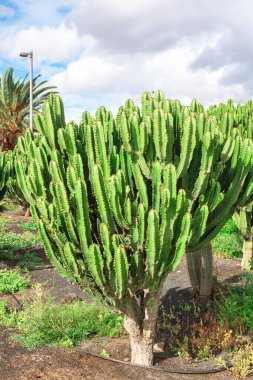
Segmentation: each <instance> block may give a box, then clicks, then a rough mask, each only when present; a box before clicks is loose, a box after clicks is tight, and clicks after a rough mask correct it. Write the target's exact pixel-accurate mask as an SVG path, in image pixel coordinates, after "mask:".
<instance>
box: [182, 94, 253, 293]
mask: <svg viewBox="0 0 253 380" xmlns="http://www.w3.org/2000/svg"><path fill="white" fill-rule="evenodd" d="M199 116H200V115H199ZM207 117H209V120H212V123H216V125H217V127H218V128H219V129H220V130H221V132H222V133H224V134H226V135H227V136H228V138H227V141H226V144H225V145H224V152H227V154H230V153H229V152H230V150H233V149H235V150H237V149H238V146H237V145H236V144H234V139H235V138H236V136H241V137H242V138H248V139H251V140H252V137H253V109H252V102H248V103H247V104H245V105H243V106H242V105H240V104H238V105H237V106H236V107H235V106H234V104H233V102H232V100H231V99H229V101H228V103H227V104H222V103H221V104H220V105H219V106H211V107H210V108H209V109H208V110H207V112H205V113H204V116H203V118H204V122H205V119H206V118H207ZM203 118H202V117H201V118H200V117H199V120H201V123H202V120H203ZM235 170H238V167H237V161H236V159H235V160H233V163H232V173H234V172H235ZM215 186H217V184H216V185H215ZM252 188H253V182H252V181H251V183H249V184H248V188H247V192H246V193H245V196H244V197H241V198H240V202H239V203H240V204H239V205H238V208H236V210H235V214H234V216H233V217H234V219H235V221H236V222H237V224H238V227H239V228H240V229H241V230H244V231H242V234H243V235H244V236H245V239H244V249H243V251H244V258H243V260H242V266H243V267H245V268H247V269H249V262H250V261H251V260H250V257H252V242H251V238H250V237H249V231H251V226H249V223H250V220H251V219H252V214H251V212H250V210H252V208H251V207H250V210H249V207H248V206H247V204H248V203H249V202H250V200H253V198H252V196H251V197H249V194H250V193H252ZM243 206H245V207H243ZM239 210H240V211H239ZM245 223H247V232H246V229H245V228H246V226H245ZM187 259H188V260H187V262H188V271H189V277H190V280H191V284H192V287H193V289H194V291H195V293H196V294H199V295H205V296H210V295H211V292H212V278H213V273H212V250H211V248H210V247H206V248H205V249H204V248H203V249H201V250H199V251H197V252H194V254H193V255H192V256H189V257H188V258H187Z"/></svg>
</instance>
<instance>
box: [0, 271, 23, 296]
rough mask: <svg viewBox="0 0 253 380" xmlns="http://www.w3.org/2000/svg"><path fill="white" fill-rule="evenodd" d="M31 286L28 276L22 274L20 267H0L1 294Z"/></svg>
mask: <svg viewBox="0 0 253 380" xmlns="http://www.w3.org/2000/svg"><path fill="white" fill-rule="evenodd" d="M28 287H29V278H28V276H27V275H26V276H22V275H21V274H20V270H19V269H11V270H8V269H0V294H4V293H16V292H19V291H20V290H24V289H26V288H28Z"/></svg>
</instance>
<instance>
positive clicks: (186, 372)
mask: <svg viewBox="0 0 253 380" xmlns="http://www.w3.org/2000/svg"><path fill="white" fill-rule="evenodd" d="M74 350H75V351H80V352H82V353H84V354H87V355H90V356H93V357H95V358H98V359H103V360H108V361H110V362H113V363H118V364H124V365H127V366H129V367H134V368H142V369H147V370H151V371H155V372H167V373H175V374H180V375H208V374H212V373H218V372H223V371H226V370H227V368H226V367H219V368H211V369H206V370H203V371H201V370H195V371H194V370H182V369H172V368H165V367H155V366H145V365H141V364H132V363H128V362H123V361H122V360H119V359H114V358H109V357H107V356H102V355H99V354H95V353H93V352H90V351H88V350H85V349H84V348H81V347H75V348H74Z"/></svg>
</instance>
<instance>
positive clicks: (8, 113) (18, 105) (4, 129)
mask: <svg viewBox="0 0 253 380" xmlns="http://www.w3.org/2000/svg"><path fill="white" fill-rule="evenodd" d="M39 77H40V75H38V76H37V77H35V78H34V79H33V110H34V111H35V112H36V111H38V110H39V109H40V107H41V105H42V104H43V102H44V101H45V99H46V97H47V95H48V94H49V93H51V92H52V91H51V90H53V89H55V87H54V86H44V85H45V83H46V82H47V81H42V82H39V83H37V80H38V78H39ZM29 107H30V81H29V80H27V77H25V78H24V79H22V80H20V79H15V78H14V77H13V68H12V67H10V68H8V69H6V71H5V72H4V74H3V76H2V78H0V147H1V150H4V151H5V150H13V149H14V147H15V145H16V143H17V138H18V136H20V135H21V134H22V133H24V131H25V130H26V129H27V128H28V126H29V115H30V109H29Z"/></svg>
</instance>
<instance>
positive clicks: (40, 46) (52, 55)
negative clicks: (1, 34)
mask: <svg viewBox="0 0 253 380" xmlns="http://www.w3.org/2000/svg"><path fill="white" fill-rule="evenodd" d="M85 40H87V38H86V39H85V38H80V37H78V36H77V32H76V28H75V27H72V28H66V26H65V25H64V24H63V23H62V24H60V25H59V26H57V27H49V26H44V27H43V28H41V29H39V28H36V27H34V26H31V27H30V28H26V29H21V30H19V31H18V32H17V33H16V34H15V35H11V36H9V38H7V41H5V43H4V45H3V46H4V47H5V50H7V54H8V55H9V56H10V57H17V56H18V54H19V52H20V51H23V50H24V51H27V50H33V51H34V60H35V61H37V62H41V61H46V62H47V63H63V62H66V61H69V60H70V59H73V57H75V56H77V54H78V53H79V51H80V49H83V47H84V42H85Z"/></svg>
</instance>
